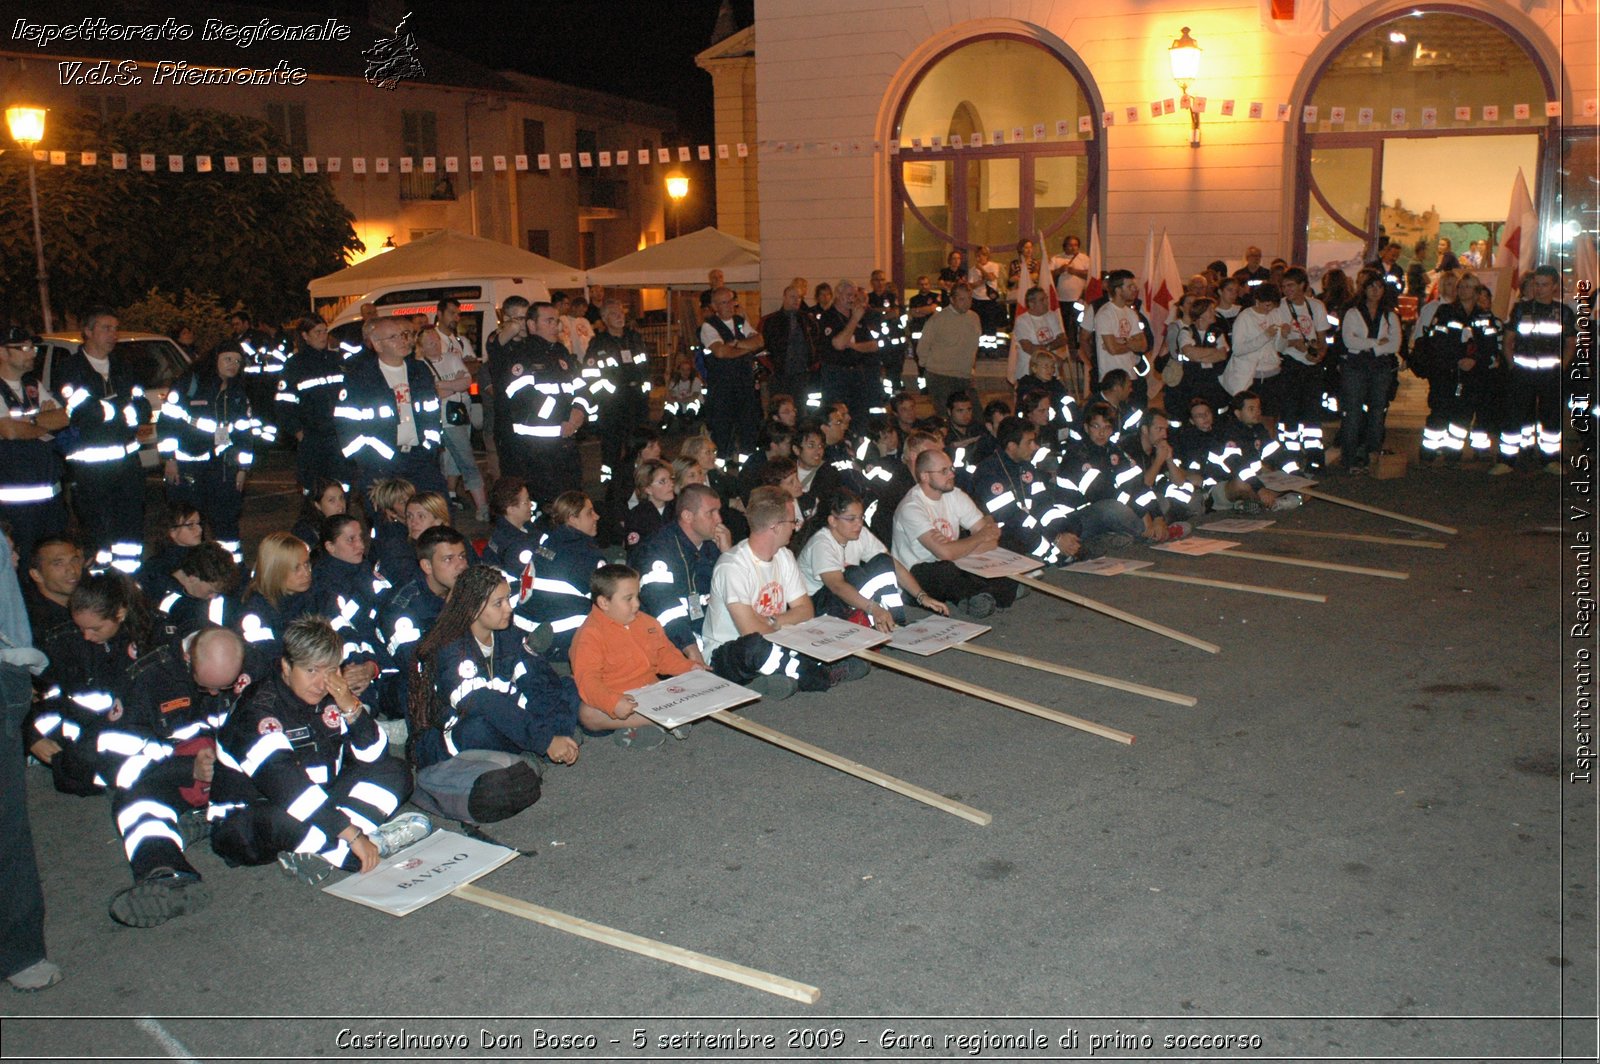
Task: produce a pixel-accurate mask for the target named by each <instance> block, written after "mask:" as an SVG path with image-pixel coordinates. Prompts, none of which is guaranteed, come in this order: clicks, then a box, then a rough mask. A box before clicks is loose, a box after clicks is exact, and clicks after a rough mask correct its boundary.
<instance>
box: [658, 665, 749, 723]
mask: <svg viewBox="0 0 1600 1064" xmlns="http://www.w3.org/2000/svg"><path fill="white" fill-rule="evenodd" d="M628 693H629V694H630V695H632V696H633V700H634V701H635V702H638V703H639V712H640V713H643V714H644V715H645V716H647V717H649V718H650V719H651V720H653V721H655V722H656V723H657V724H659V725H661V726H662V727H663V728H676V727H678V726H679V725H680V724H688V723H689V722H690V721H693V720H699V719H700V718H701V717H709V716H710V715H711V714H713V713H715V712H716V711H717V710H719V709H731V708H733V707H734V706H742V705H744V704H745V703H746V702H753V701H755V700H756V699H758V698H760V697H761V695H760V694H758V693H757V692H755V691H752V690H750V688H748V687H740V686H739V685H738V684H736V683H734V682H733V681H732V680H724V679H723V678H722V677H720V676H718V675H717V674H716V673H714V672H708V671H706V670H704V669H695V670H693V671H692V672H686V673H684V674H683V675H682V676H673V677H671V678H670V679H666V680H661V681H659V682H657V683H653V684H651V685H650V686H649V687H641V688H639V689H638V690H636V691H629V692H628Z"/></svg>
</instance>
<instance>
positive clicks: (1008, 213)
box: [889, 34, 1100, 287]
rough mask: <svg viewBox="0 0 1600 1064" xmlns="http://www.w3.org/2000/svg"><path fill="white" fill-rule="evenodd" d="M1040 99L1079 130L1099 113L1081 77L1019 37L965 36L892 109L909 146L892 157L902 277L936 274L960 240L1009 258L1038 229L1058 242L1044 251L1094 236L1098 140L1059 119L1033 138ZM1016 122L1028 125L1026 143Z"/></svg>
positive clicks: (905, 281)
mask: <svg viewBox="0 0 1600 1064" xmlns="http://www.w3.org/2000/svg"><path fill="white" fill-rule="evenodd" d="M1042 105H1047V106H1045V110H1047V111H1048V112H1049V113H1050V114H1051V115H1052V116H1053V118H1055V119H1059V120H1064V121H1066V122H1067V128H1068V129H1069V130H1071V131H1072V138H1075V137H1076V135H1077V129H1078V116H1080V115H1090V114H1095V113H1096V112H1095V106H1096V103H1095V99H1094V97H1093V95H1092V93H1091V91H1090V88H1089V86H1088V85H1087V83H1086V82H1085V80H1084V78H1083V77H1082V76H1080V75H1079V74H1078V72H1077V71H1076V70H1075V69H1074V68H1073V67H1072V66H1070V65H1068V63H1067V61H1066V60H1064V59H1063V58H1062V57H1061V56H1060V55H1058V54H1056V52H1054V51H1052V50H1051V49H1049V48H1048V47H1046V46H1045V45H1044V44H1042V43H1040V42H1038V41H1035V40H1030V39H1028V38H1025V37H1022V36H1020V35H1012V34H998V35H992V36H984V37H977V38H971V39H968V40H965V41H962V42H960V43H959V44H956V45H954V46H952V47H951V48H948V49H946V50H944V51H943V52H940V53H939V54H938V55H936V56H935V57H934V58H933V59H932V60H931V61H929V63H928V64H927V65H926V66H925V67H924V68H923V69H922V71H921V72H919V73H918V74H917V76H916V78H915V80H914V81H913V82H912V84H911V86H910V88H909V90H908V91H907V92H906V94H905V96H904V98H903V99H902V100H901V102H900V107H899V110H898V112H897V114H896V117H895V124H894V132H893V135H894V136H895V137H896V138H897V139H898V140H899V143H900V152H899V154H898V155H891V156H889V159H890V166H891V167H892V172H891V175H890V177H891V180H890V185H891V189H892V195H893V203H892V210H893V224H894V234H893V251H894V276H895V278H896V279H897V280H898V281H899V283H901V284H902V285H903V286H904V287H914V283H913V282H915V280H916V278H917V276H918V275H919V274H924V273H925V274H929V275H930V276H933V277H937V276H938V274H939V270H940V268H941V267H943V266H944V264H945V258H946V256H947V255H948V254H949V252H950V251H951V250H952V249H954V248H962V249H966V250H968V251H969V252H970V250H971V249H973V248H976V247H978V246H979V245H988V246H989V247H990V248H992V249H993V254H994V258H995V259H996V260H997V261H999V262H1001V263H1005V262H1009V261H1010V260H1011V259H1012V258H1013V257H1015V251H1014V247H1015V245H1016V243H1017V241H1019V240H1023V239H1036V238H1037V236H1038V234H1039V232H1040V231H1041V230H1042V231H1043V233H1044V237H1045V241H1046V243H1047V244H1048V245H1049V247H1047V248H1041V249H1038V252H1039V253H1040V254H1041V255H1043V256H1044V257H1045V258H1046V259H1048V257H1049V254H1050V252H1051V250H1053V249H1056V248H1059V247H1060V244H1061V240H1062V239H1063V238H1064V237H1065V236H1066V235H1067V234H1068V233H1075V234H1076V235H1077V236H1078V237H1080V238H1081V239H1083V241H1084V243H1085V245H1087V243H1088V225H1089V218H1090V215H1091V214H1092V213H1093V212H1094V209H1095V204H1096V203H1097V202H1098V190H1099V173H1100V153H1099V144H1098V142H1097V141H1095V140H1077V139H1072V138H1058V137H1056V136H1055V129H1054V127H1053V126H1052V127H1051V128H1050V129H1048V130H1046V134H1047V136H1046V137H1045V139H1041V140H1035V139H1034V137H1033V132H1034V130H1033V127H1034V124H1035V123H1036V122H1037V121H1038V119H1039V114H1040V109H1041V106H1042ZM1016 129H1022V130H1023V131H1024V139H1023V140H1022V141H1021V142H1017V141H1016V140H1015V138H1014V130H1016ZM997 136H998V138H999V142H998V143H997V142H996V138H997ZM956 137H959V138H960V141H959V143H960V144H961V147H959V148H957V147H954V146H953V144H954V143H956V140H955V138H956ZM914 144H920V146H921V148H920V150H917V149H916V148H915V147H913V145H914ZM970 258H971V256H970V253H969V255H968V259H969V261H970Z"/></svg>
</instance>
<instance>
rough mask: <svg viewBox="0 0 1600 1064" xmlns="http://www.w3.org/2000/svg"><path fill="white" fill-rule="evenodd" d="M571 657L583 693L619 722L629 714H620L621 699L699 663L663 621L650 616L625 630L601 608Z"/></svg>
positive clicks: (639, 618)
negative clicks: (676, 642)
mask: <svg viewBox="0 0 1600 1064" xmlns="http://www.w3.org/2000/svg"><path fill="white" fill-rule="evenodd" d="M568 658H569V659H570V660H571V662H572V678H573V680H575V681H576V682H577V684H578V694H580V695H582V696H583V700H584V701H585V702H587V703H589V704H590V705H591V706H594V707H595V708H596V709H601V710H604V711H605V712H607V713H609V714H611V715H612V716H613V717H616V716H625V715H626V714H619V713H618V712H617V700H618V699H620V698H621V697H622V696H623V695H624V694H626V693H627V692H629V691H631V690H634V689H635V688H639V687H648V686H650V685H651V684H653V683H655V682H656V680H658V679H660V678H661V677H662V676H678V675H680V674H682V673H685V672H688V671H689V670H690V669H692V668H694V662H692V661H690V660H689V659H688V658H686V657H684V656H683V652H682V651H681V650H679V649H678V648H677V647H675V646H673V645H672V641H671V640H670V639H668V638H667V633H665V632H663V631H662V630H661V622H660V621H658V620H656V619H655V618H654V617H652V616H650V615H649V614H648V613H641V614H639V616H637V617H635V618H634V619H633V623H632V624H629V625H626V626H624V625H620V624H618V623H617V622H616V621H613V620H612V619H611V618H610V617H607V616H606V615H605V614H604V613H601V612H600V608H599V607H598V606H597V607H594V608H592V609H590V610H589V617H588V619H587V620H585V621H584V622H583V627H581V628H579V629H578V634H577V635H575V636H573V638H572V650H571V651H570V652H569V654H568Z"/></svg>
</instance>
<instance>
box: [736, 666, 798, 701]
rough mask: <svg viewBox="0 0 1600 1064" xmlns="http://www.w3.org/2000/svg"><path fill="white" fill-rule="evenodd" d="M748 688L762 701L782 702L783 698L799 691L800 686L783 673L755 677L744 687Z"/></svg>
mask: <svg viewBox="0 0 1600 1064" xmlns="http://www.w3.org/2000/svg"><path fill="white" fill-rule="evenodd" d="M744 686H745V687H748V688H750V690H752V691H754V692H755V693H756V694H758V695H760V696H761V697H762V699H763V700H765V701H768V702H782V701H783V700H784V699H785V698H788V697H789V696H790V695H792V694H794V693H795V691H797V690H799V687H800V685H799V684H798V683H796V682H795V681H794V680H793V679H792V678H790V677H788V676H785V675H784V674H783V673H781V672H779V673H774V674H773V675H771V676H757V677H756V678H755V679H753V680H751V681H750V682H749V683H747V684H745V685H744Z"/></svg>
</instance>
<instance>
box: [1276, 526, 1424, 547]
mask: <svg viewBox="0 0 1600 1064" xmlns="http://www.w3.org/2000/svg"><path fill="white" fill-rule="evenodd" d="M1256 531H1258V532H1272V533H1274V534H1276V535H1279V536H1311V537H1312V538H1314V539H1348V540H1352V541H1354V542H1356V543H1382V544H1385V545H1386V546H1390V547H1425V548H1427V549H1429V550H1444V548H1445V544H1443V543H1440V542H1439V541H1438V540H1436V539H1402V538H1401V537H1399V536H1364V535H1361V534H1360V533H1357V532H1309V531H1307V530H1306V529H1303V528H1278V527H1276V526H1274V527H1271V528H1260V529H1257V530H1256Z"/></svg>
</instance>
